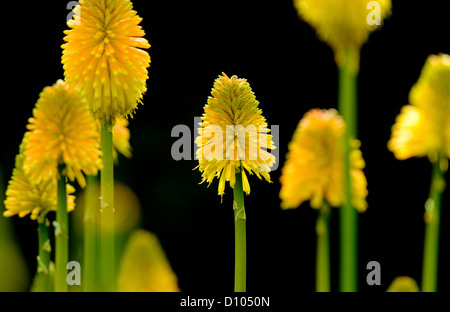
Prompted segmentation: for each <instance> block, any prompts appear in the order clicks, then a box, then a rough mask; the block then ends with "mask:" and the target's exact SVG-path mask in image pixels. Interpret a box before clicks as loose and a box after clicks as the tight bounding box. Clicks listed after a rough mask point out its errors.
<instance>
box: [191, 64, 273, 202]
mask: <svg viewBox="0 0 450 312" xmlns="http://www.w3.org/2000/svg"><path fill="white" fill-rule="evenodd" d="M222 75H223V76H219V78H217V79H216V81H215V82H214V88H213V89H212V91H211V95H212V96H210V97H209V98H208V103H207V104H206V105H205V107H204V110H205V113H204V114H203V117H202V120H203V122H202V123H201V124H200V125H201V127H200V128H199V130H198V133H199V136H198V137H197V138H196V144H197V146H198V147H199V149H198V150H197V155H196V156H197V159H199V170H200V171H201V172H202V177H203V180H202V182H205V181H207V182H208V183H209V184H211V182H212V181H213V179H214V178H215V177H217V178H218V179H219V195H223V194H224V190H225V182H226V181H229V182H230V186H231V187H232V188H234V184H235V180H236V178H235V177H236V173H238V172H239V173H241V174H242V184H243V189H244V191H245V192H246V193H247V194H249V193H250V184H249V182H248V179H247V175H246V173H245V170H246V171H247V172H248V173H249V174H253V173H254V174H256V176H257V177H258V178H260V179H261V177H264V179H265V180H266V181H269V182H271V181H270V176H269V172H270V168H271V167H272V166H273V164H274V163H275V156H274V155H272V154H271V153H269V152H268V151H267V150H266V149H275V145H274V143H273V142H272V136H271V135H270V134H268V133H269V132H270V130H269V129H268V128H267V123H266V119H265V118H264V117H263V116H262V111H261V109H259V108H258V105H259V102H258V101H257V100H256V98H255V94H254V93H253V91H252V89H251V88H250V85H249V83H248V82H247V80H246V79H240V78H238V77H236V76H233V77H231V78H228V76H227V75H225V74H224V73H222ZM244 169H245V170H244ZM209 184H208V186H209Z"/></svg>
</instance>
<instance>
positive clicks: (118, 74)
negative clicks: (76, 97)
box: [62, 0, 150, 122]
mask: <svg viewBox="0 0 450 312" xmlns="http://www.w3.org/2000/svg"><path fill="white" fill-rule="evenodd" d="M132 9H133V5H132V3H131V2H130V1H129V0H116V1H114V0H105V1H96V0H80V5H79V6H77V7H76V8H75V9H74V19H72V20H69V22H68V23H67V24H68V26H69V27H70V28H71V29H69V30H66V31H65V32H64V33H65V34H66V36H65V37H64V40H65V41H66V43H65V44H63V45H62V48H63V56H62V63H63V64H64V75H65V79H66V81H67V82H68V83H69V84H71V85H74V86H78V87H79V88H80V90H81V92H82V94H83V95H84V97H86V99H87V103H88V104H89V105H90V106H91V109H92V112H93V114H94V116H95V117H96V118H97V119H99V120H100V121H102V122H105V121H114V119H115V118H116V117H117V116H124V115H132V114H133V112H134V111H135V109H136V108H137V104H138V103H140V102H141V100H142V96H143V93H145V92H146V90H147V86H146V80H147V78H148V72H147V68H148V67H149V66H150V56H149V55H148V53H147V52H146V51H144V50H142V49H148V48H149V47H150V44H149V43H148V41H147V40H146V39H145V38H143V36H144V35H145V32H144V30H142V28H141V26H139V23H140V22H141V21H142V18H140V17H139V16H138V15H137V13H136V11H134V10H132Z"/></svg>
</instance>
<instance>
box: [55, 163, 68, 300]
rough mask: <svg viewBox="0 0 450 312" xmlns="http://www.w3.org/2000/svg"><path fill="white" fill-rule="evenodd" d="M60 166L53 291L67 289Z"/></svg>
mask: <svg viewBox="0 0 450 312" xmlns="http://www.w3.org/2000/svg"><path fill="white" fill-rule="evenodd" d="M61 171H62V170H61V166H60V170H59V174H60V178H59V180H58V210H57V211H56V222H54V223H53V225H54V228H55V245H56V249H55V291H57V292H66V291H67V280H66V278H67V263H68V262H69V214H68V212H67V194H66V178H65V176H63V175H62V172H61Z"/></svg>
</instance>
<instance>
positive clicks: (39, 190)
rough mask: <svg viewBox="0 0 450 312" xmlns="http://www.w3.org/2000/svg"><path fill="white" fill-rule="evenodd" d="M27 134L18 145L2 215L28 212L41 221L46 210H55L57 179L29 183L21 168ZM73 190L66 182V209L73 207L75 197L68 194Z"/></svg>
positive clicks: (70, 209)
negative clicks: (18, 148) (18, 150)
mask: <svg viewBox="0 0 450 312" xmlns="http://www.w3.org/2000/svg"><path fill="white" fill-rule="evenodd" d="M27 135H28V133H27ZM27 135H25V138H24V140H23V142H22V144H21V145H20V152H19V154H18V155H17V156H16V166H15V168H14V170H13V174H12V177H11V180H10V181H9V184H8V188H7V190H6V200H5V208H6V211H4V212H3V215H4V216H5V217H11V216H14V215H19V217H21V218H22V217H25V216H26V215H28V214H30V218H31V219H32V220H36V219H38V220H40V222H42V219H43V217H45V215H46V214H47V212H49V211H51V210H53V211H56V210H57V201H58V199H57V180H56V176H54V177H53V178H52V179H49V180H45V181H41V182H40V183H39V184H33V183H31V181H30V179H29V178H28V176H27V175H26V174H25V172H24V170H23V159H24V154H23V153H24V151H25V148H26V147H25V146H26V142H27ZM74 191H75V189H74V188H73V187H72V186H71V185H70V184H67V194H69V195H68V196H67V210H68V211H72V210H73V209H74V208H75V204H74V200H75V197H74V196H73V195H70V194H72V193H73V192H74Z"/></svg>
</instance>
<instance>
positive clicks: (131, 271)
mask: <svg viewBox="0 0 450 312" xmlns="http://www.w3.org/2000/svg"><path fill="white" fill-rule="evenodd" d="M117 290H118V291H124V292H129V291H132V292H178V291H180V289H179V288H178V278H177V276H176V275H175V273H174V272H173V270H172V268H171V267H170V264H169V261H168V260H167V258H166V255H165V254H164V250H163V249H162V247H161V244H160V243H159V241H158V238H157V237H156V236H155V235H154V234H152V233H150V232H147V231H144V230H137V231H135V232H134V233H133V234H132V235H131V237H130V239H129V241H128V244H127V247H126V249H125V252H124V255H123V258H122V261H121V266H120V271H119V275H118V278H117Z"/></svg>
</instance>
